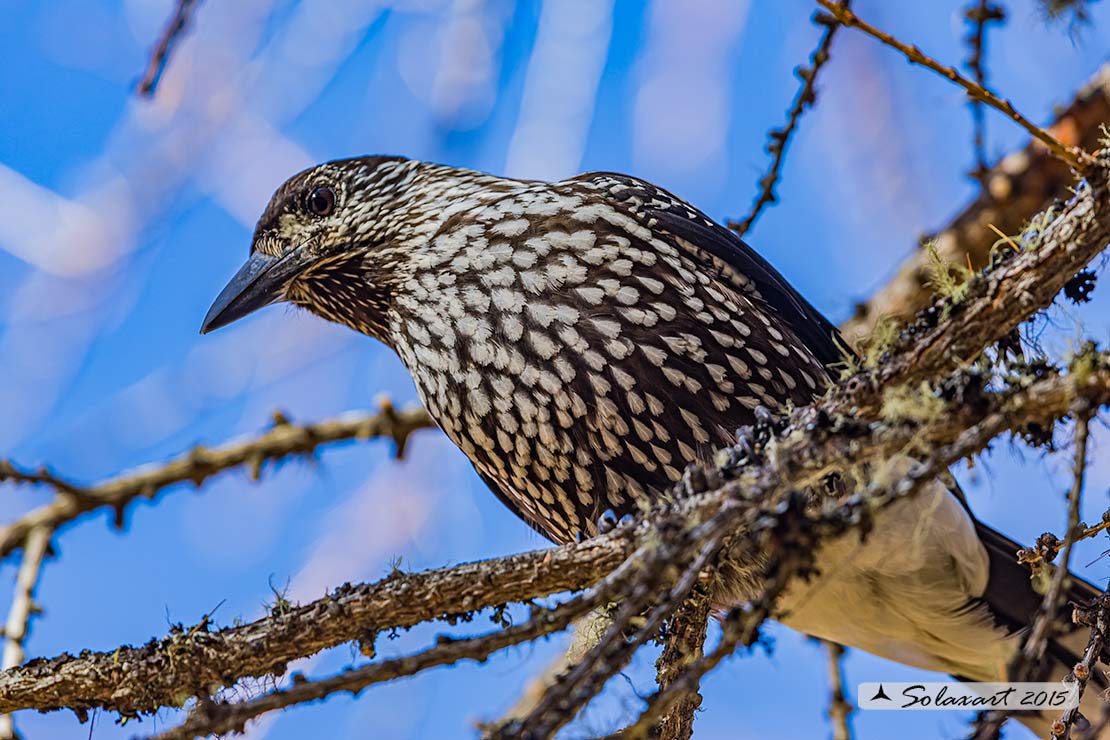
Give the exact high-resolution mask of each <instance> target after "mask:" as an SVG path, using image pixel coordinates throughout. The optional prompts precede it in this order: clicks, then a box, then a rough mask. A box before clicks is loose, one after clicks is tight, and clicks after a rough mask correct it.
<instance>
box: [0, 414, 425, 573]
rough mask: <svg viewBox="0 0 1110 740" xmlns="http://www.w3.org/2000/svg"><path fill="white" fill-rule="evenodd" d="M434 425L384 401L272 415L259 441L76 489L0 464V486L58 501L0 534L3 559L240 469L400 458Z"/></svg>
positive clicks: (202, 450)
mask: <svg viewBox="0 0 1110 740" xmlns="http://www.w3.org/2000/svg"><path fill="white" fill-rule="evenodd" d="M431 426H432V420H431V418H430V417H429V416H428V413H427V412H426V411H424V409H421V408H414V409H407V410H403V411H397V410H395V409H394V408H393V406H392V405H391V404H389V403H388V402H383V404H382V408H381V410H380V411H379V412H378V413H376V414H364V413H350V414H344V415H342V416H337V417H335V418H332V419H325V420H324V421H320V422H316V423H314V424H295V423H292V422H290V421H289V420H288V419H286V418H285V417H284V416H282V415H280V414H275V416H274V426H273V427H272V428H271V429H269V430H267V431H266V432H264V433H262V434H260V435H258V436H256V437H249V438H246V439H239V440H234V441H232V442H229V443H227V444H225V445H222V446H220V447H214V448H206V447H201V446H197V447H194V448H193V449H192V450H190V451H189V452H187V453H185V454H184V455H180V456H179V457H176V458H174V459H172V460H170V461H168V462H165V463H158V464H155V465H147V466H144V467H141V468H138V469H136V470H133V471H130V472H127V473H123V474H122V475H119V476H117V477H114V478H109V479H108V480H105V481H102V482H100V483H96V484H94V485H91V486H87V487H81V486H77V485H76V484H74V483H72V482H70V481H69V480H67V479H65V478H60V477H58V476H56V475H54V474H53V473H50V472H49V471H48V470H46V469H45V468H43V469H42V470H40V471H37V472H29V471H26V470H23V469H21V468H19V467H18V466H16V465H14V464H13V463H11V462H7V461H0V482H3V481H5V480H7V481H12V482H16V483H31V484H40V485H46V486H50V487H52V488H54V489H56V490H57V491H58V492H59V493H60V494H63V495H60V496H58V497H57V498H55V499H54V500H53V501H51V502H50V503H48V504H44V505H43V506H40V507H38V508H37V509H33V510H32V511H30V512H28V513H27V514H25V515H24V516H22V517H20V518H19V519H17V520H16V521H14V522H12V523H10V524H7V525H5V526H3V527H0V557H3V556H5V555H8V554H9V553H11V552H12V551H13V550H16V549H17V548H19V546H20V545H21V544H22V543H23V542H24V541H25V540H26V538H27V535H28V533H30V532H31V530H33V529H35V528H37V527H47V528H49V529H52V530H55V529H57V528H58V527H60V526H61V525H63V524H66V523H67V522H70V521H72V520H74V519H76V518H77V517H79V516H81V515H83V514H86V513H88V512H91V511H94V510H96V509H101V508H113V509H115V510H116V523H117V525H122V523H123V519H122V518H123V512H124V509H125V507H126V506H127V504H129V503H131V501H133V500H135V499H138V498H153V497H154V496H155V495H156V494H158V493H159V492H160V491H162V490H163V489H165V488H167V487H169V486H172V485H175V484H177V483H185V482H191V483H193V484H194V485H195V486H200V485H201V484H202V483H204V481H205V480H207V479H208V478H209V477H211V476H213V475H215V474H217V473H220V472H223V471H225V470H229V469H231V468H235V467H239V466H243V465H247V466H250V468H251V473H252V475H253V477H254V478H255V479H257V478H258V476H259V474H260V473H261V470H262V467H263V466H264V465H265V464H266V463H270V462H275V461H278V460H281V459H283V458H287V457H291V456H298V455H299V456H309V455H312V454H314V453H315V452H316V450H317V449H318V448H320V447H322V446H324V445H328V444H332V443H335V442H344V441H349V440H355V439H372V438H380V437H387V438H390V439H392V440H393V441H394V442H395V443H396V445H397V450H398V454H401V453H402V452H403V450H404V445H405V442H406V441H407V439H408V437H409V435H410V434H412V432H414V431H416V430H418V429H424V428H427V427H431Z"/></svg>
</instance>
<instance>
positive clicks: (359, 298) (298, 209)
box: [201, 156, 423, 334]
mask: <svg viewBox="0 0 1110 740" xmlns="http://www.w3.org/2000/svg"><path fill="white" fill-rule="evenodd" d="M422 166H423V165H422V163H420V162H417V161H415V160H409V159H405V158H403V157H382V156H375V157H360V158H357V159H345V160H337V161H334V162H327V163H325V164H321V165H318V166H316V167H312V168H310V169H307V170H305V171H303V172H300V173H298V174H296V175H294V176H293V177H291V178H290V179H289V180H287V181H286V182H285V184H283V185H282V186H281V187H280V188H278V190H277V192H276V193H274V195H273V197H272V198H271V199H270V203H269V205H268V206H267V207H266V211H265V212H264V213H263V214H262V217H261V218H260V219H259V221H258V225H257V227H256V228H255V231H254V238H253V240H252V242H251V249H250V258H249V259H248V260H247V262H246V264H245V265H243V266H242V268H240V270H239V271H238V272H237V273H236V274H235V276H234V277H233V278H232V279H231V281H230V282H229V283H228V284H227V286H226V287H225V288H224V289H223V291H222V292H221V293H220V295H219V296H218V297H217V298H216V300H215V302H214V303H213V304H212V307H211V309H209V311H208V315H207V316H205V317H204V324H203V325H202V326H201V332H202V333H207V332H210V331H213V330H215V329H219V328H220V327H222V326H226V325H227V324H230V323H232V322H233V321H237V320H238V319H241V318H243V317H244V316H246V315H248V314H250V313H252V312H254V311H256V310H258V309H260V308H262V307H263V306H267V305H269V304H271V303H275V302H279V301H288V302H291V303H294V304H296V305H299V306H302V307H304V308H307V309H309V310H310V311H312V312H313V313H316V314H318V315H321V316H324V317H325V318H328V319H331V320H333V321H339V322H341V323H344V324H348V325H350V326H352V327H354V328H356V329H358V330H360V331H363V332H365V333H368V334H380V326H381V323H382V317H383V315H384V312H385V310H386V308H387V303H388V300H389V291H390V287H391V283H392V281H393V279H395V273H396V271H397V267H398V265H397V262H398V260H399V259H401V257H402V256H403V254H404V249H405V247H406V244H405V241H406V238H407V237H408V236H410V235H411V233H412V231H413V226H414V224H416V225H419V223H421V222H422V221H421V218H420V216H419V211H420V209H419V208H417V207H415V206H416V205H418V204H414V203H413V199H412V195H413V193H414V181H415V180H416V179H417V176H418V174H419V172H420V170H421V168H422Z"/></svg>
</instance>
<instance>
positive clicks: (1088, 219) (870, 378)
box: [831, 165, 1110, 415]
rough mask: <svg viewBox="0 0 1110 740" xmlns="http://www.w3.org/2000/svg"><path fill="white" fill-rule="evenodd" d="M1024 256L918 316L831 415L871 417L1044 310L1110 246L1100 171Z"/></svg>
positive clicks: (840, 392) (842, 394) (1014, 255)
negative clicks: (905, 389)
mask: <svg viewBox="0 0 1110 740" xmlns="http://www.w3.org/2000/svg"><path fill="white" fill-rule="evenodd" d="M1039 221H1040V223H1041V224H1042V225H1041V226H1040V227H1039V230H1038V231H1036V233H1030V234H1027V239H1026V244H1025V248H1024V249H1023V250H1022V251H1021V252H1020V253H1018V252H1014V251H1012V250H1009V249H1003V250H999V251H998V253H997V256H996V258H995V260H994V262H992V264H991V265H990V266H989V267H987V268H986V269H985V270H983V271H982V272H979V273H976V274H975V275H974V276H973V277H972V278H971V279H970V280H969V281H968V282H967V283H966V284H964V285H962V286H960V287H959V289H958V292H956V293H954V294H952V295H949V296H947V297H945V298H943V299H940V300H938V301H937V302H935V303H934V304H933V305H932V306H930V307H929V308H928V309H926V310H925V311H923V312H921V313H920V314H919V315H918V318H917V319H916V320H915V321H914V322H912V323H911V324H910V325H909V326H907V327H906V328H905V329H903V330H902V331H901V332H900V333H899V334H898V336H897V337H896V338H893V339H892V341H890V343H889V345H888V346H885V347H881V348H873V349H872V351H873V352H877V353H879V355H880V357H879V358H878V359H879V360H880V361H879V362H877V363H875V364H874V366H873V367H872V368H871V369H864V370H862V371H860V372H858V373H856V374H854V375H852V376H851V377H850V378H847V379H846V380H845V381H843V382H841V383H840V385H839V386H838V387H837V388H836V389H835V390H834V392H833V399H832V401H833V402H832V403H831V409H833V410H837V411H844V412H848V411H849V410H854V413H856V414H864V415H873V414H875V413H877V411H878V410H879V408H880V407H881V405H882V398H883V393H884V390H885V389H889V388H891V387H893V386H896V385H902V384H911V383H916V382H918V381H921V380H927V379H933V378H938V377H942V376H943V375H944V374H946V373H948V372H951V371H952V370H953V369H955V368H957V367H960V366H961V365H963V364H965V363H968V362H971V361H972V360H974V359H975V358H977V357H978V356H979V355H980V354H982V352H983V351H984V350H986V349H987V348H988V347H989V346H991V345H992V344H993V343H994V342H996V341H998V340H999V339H1000V338H1002V337H1004V336H1006V335H1007V334H1009V333H1010V332H1011V331H1013V330H1014V329H1015V328H1017V327H1018V326H1020V325H1021V323H1022V322H1024V321H1026V320H1028V319H1029V318H1030V317H1031V316H1032V315H1034V314H1035V313H1036V312H1037V311H1040V310H1042V309H1045V308H1047V307H1048V306H1049V305H1051V304H1052V302H1053V300H1054V299H1055V297H1056V296H1057V295H1058V294H1059V293H1060V291H1061V290H1063V288H1064V286H1065V285H1066V284H1067V283H1068V281H1069V280H1071V279H1072V277H1074V275H1075V274H1076V273H1077V272H1079V271H1080V270H1082V269H1083V268H1084V267H1085V266H1086V265H1087V264H1088V263H1089V262H1090V261H1091V260H1092V259H1094V258H1095V257H1096V256H1097V255H1098V254H1099V253H1101V252H1102V251H1103V250H1104V249H1105V248H1106V245H1107V244H1108V243H1110V191H1108V189H1107V180H1106V169H1105V167H1104V166H1102V165H1100V166H1099V167H1098V168H1096V169H1095V170H1093V171H1092V172H1091V176H1090V177H1089V179H1088V180H1087V181H1086V182H1084V183H1082V184H1081V185H1080V186H1079V187H1078V188H1077V191H1076V194H1075V196H1074V197H1073V198H1072V199H1071V200H1070V201H1068V202H1067V203H1066V204H1064V205H1062V206H1059V207H1054V208H1052V209H1050V210H1049V211H1048V212H1046V213H1045V214H1044V215H1043V217H1042V218H1041V219H1039Z"/></svg>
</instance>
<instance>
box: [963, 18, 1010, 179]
mask: <svg viewBox="0 0 1110 740" xmlns="http://www.w3.org/2000/svg"><path fill="white" fill-rule="evenodd" d="M964 18H965V19H967V21H968V22H969V23H971V30H970V31H969V32H968V34H967V36H966V37H965V38H964V41H965V42H966V43H967V45H968V48H969V49H970V51H969V53H968V57H967V66H968V67H969V68H970V69H971V73H972V74H973V75H974V76H975V83H976V84H977V85H979V86H980V87H985V86H986V84H987V69H986V35H987V34H986V32H987V25H988V24H989V23H992V22H994V23H1001V22H1002V21H1004V20H1005V19H1006V12H1005V11H1004V10H1003V9H1002V6H1001V5H995V4H993V3H991V2H990V0H972V1H971V4H970V5H968V7H967V8H965V9H964ZM984 113H985V112H984V110H983V101H982V100H978V99H972V100H971V122H972V127H973V129H974V133H973V135H972V147H973V149H974V151H975V167H974V169H973V170H972V171H971V173H970V174H971V176H972V177H974V178H975V179H976V180H978V181H979V183H980V184H981V185H982V186H983V187H986V186H987V177H988V175H989V174H990V168H989V166H988V163H987V121H986V116H985V114H984Z"/></svg>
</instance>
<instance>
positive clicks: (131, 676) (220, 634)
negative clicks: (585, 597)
mask: <svg viewBox="0 0 1110 740" xmlns="http://www.w3.org/2000/svg"><path fill="white" fill-rule="evenodd" d="M632 544H633V540H632V537H631V535H630V533H629V532H628V531H627V530H625V529H620V530H617V531H616V532H613V533H612V534H610V535H608V536H606V537H601V538H597V539H593V540H590V541H587V542H584V543H581V544H579V545H576V546H570V547H562V548H555V549H551V550H546V551H537V552H530V553H523V554H520V555H513V556H509V557H503V558H495V559H492V560H486V561H482V562H477V563H467V564H464V565H457V566H455V567H453V568H444V569H440V570H432V571H427V572H424V573H418V574H412V575H408V574H399V573H398V574H394V575H391V576H390V577H388V578H386V579H384V580H382V581H378V582H376V583H372V584H365V585H358V586H351V585H344V586H340V587H339V588H337V589H335V590H334V591H333V592H332V593H331V594H329V595H328V596H327V597H325V598H323V599H319V600H317V601H313V602H311V603H309V604H306V605H303V606H294V607H290V608H288V609H283V610H275V611H274V612H272V613H271V614H269V615H267V616H265V617H263V618H261V619H258V620H256V621H254V622H251V623H249V624H245V625H242V626H238V627H230V628H227V629H223V630H218V631H213V630H212V629H211V626H210V625H209V624H207V623H206V622H202V624H201V625H200V626H198V627H194V628H192V629H187V628H180V629H176V630H174V631H173V632H171V633H170V634H169V635H166V636H165V637H162V638H159V639H155V640H151V641H150V642H148V643H147V644H146V645H142V646H140V647H121V648H119V649H117V650H112V651H108V652H85V653H83V654H82V655H80V656H76V657H75V656H72V655H67V654H63V655H61V656H58V657H56V658H50V659H37V660H32V661H30V662H29V663H26V664H25V665H23V666H20V667H19V668H15V669H11V670H8V671H5V672H3V673H0V712H11V711H15V710H18V709H38V710H50V709H59V708H66V707H68V708H72V709H92V708H94V707H101V708H104V709H108V710H111V711H117V712H120V713H122V714H124V715H135V714H138V713H140V712H151V711H154V710H156V709H158V708H159V707H164V706H178V705H180V704H181V703H182V702H183V701H185V700H186V699H188V698H190V697H191V696H194V695H196V694H198V693H199V694H203V693H206V692H209V691H214V690H216V689H218V688H221V687H224V686H230V685H232V684H233V683H235V682H236V681H238V680H239V679H241V678H247V677H252V676H266V675H271V674H275V673H278V674H280V673H282V672H283V671H284V670H285V665H286V664H287V663H288V662H289V661H292V660H295V659H297V658H303V657H305V656H309V655H312V654H314V653H317V652H319V651H320V650H324V649H326V648H329V647H334V646H336V645H341V644H343V643H346V642H352V641H361V642H362V643H363V644H364V645H372V644H373V640H374V638H375V636H376V634H377V633H378V632H380V631H382V630H390V629H393V628H403V627H409V626H412V625H415V624H419V623H421V622H427V621H431V620H434V619H440V618H448V619H455V618H458V617H459V616H463V615H469V614H471V613H472V612H474V611H476V610H479V609H484V608H487V607H492V606H499V605H501V604H504V603H506V602H513V601H528V600H530V599H534V598H539V597H542V596H547V595H550V594H554V593H559V592H562V591H574V590H578V589H582V588H586V587H588V586H590V585H592V584H593V583H595V582H596V581H598V580H599V579H601V578H603V577H604V576H605V575H606V574H608V573H610V572H611V571H613V570H614V569H615V568H616V567H617V566H618V565H620V563H621V562H622V561H623V560H624V559H625V558H626V557H627V555H628V554H629V553H630V552H631V551H632Z"/></svg>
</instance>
